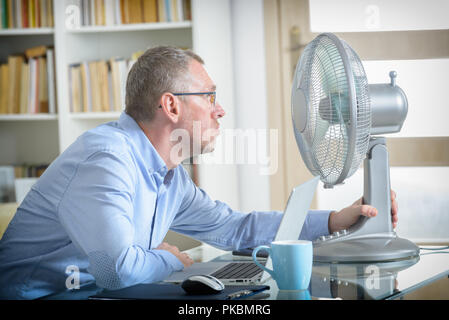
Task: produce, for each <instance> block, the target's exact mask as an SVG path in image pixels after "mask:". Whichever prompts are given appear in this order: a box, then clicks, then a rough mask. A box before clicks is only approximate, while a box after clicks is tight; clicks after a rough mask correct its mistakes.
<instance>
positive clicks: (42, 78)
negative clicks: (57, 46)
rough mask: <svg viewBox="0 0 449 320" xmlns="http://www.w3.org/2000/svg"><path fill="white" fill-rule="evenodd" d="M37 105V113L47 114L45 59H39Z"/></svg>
mask: <svg viewBox="0 0 449 320" xmlns="http://www.w3.org/2000/svg"><path fill="white" fill-rule="evenodd" d="M38 60H39V104H38V110H37V112H38V113H48V84H47V58H45V57H39V58H38Z"/></svg>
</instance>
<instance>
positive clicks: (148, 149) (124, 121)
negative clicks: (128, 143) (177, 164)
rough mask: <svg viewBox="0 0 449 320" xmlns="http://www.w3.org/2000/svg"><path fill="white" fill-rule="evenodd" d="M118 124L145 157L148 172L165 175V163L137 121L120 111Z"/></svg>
mask: <svg viewBox="0 0 449 320" xmlns="http://www.w3.org/2000/svg"><path fill="white" fill-rule="evenodd" d="M118 124H119V126H120V127H121V128H123V130H125V131H126V132H127V133H128V135H129V136H130V137H131V139H132V141H133V142H134V144H135V145H136V147H137V148H138V151H139V153H140V154H141V155H142V158H143V159H145V163H146V165H147V167H148V170H149V171H150V173H153V172H159V173H160V174H161V175H162V176H165V175H166V174H167V171H168V170H167V165H166V164H165V162H164V160H162V158H161V156H160V155H159V153H158V152H157V150H156V149H155V148H154V146H153V145H152V143H151V141H150V139H148V137H147V136H146V135H145V133H144V132H143V130H142V129H141V128H140V127H139V125H138V124H137V122H136V121H135V120H134V119H133V118H132V117H130V116H129V115H128V114H126V113H125V112H122V114H121V115H120V118H119V120H118Z"/></svg>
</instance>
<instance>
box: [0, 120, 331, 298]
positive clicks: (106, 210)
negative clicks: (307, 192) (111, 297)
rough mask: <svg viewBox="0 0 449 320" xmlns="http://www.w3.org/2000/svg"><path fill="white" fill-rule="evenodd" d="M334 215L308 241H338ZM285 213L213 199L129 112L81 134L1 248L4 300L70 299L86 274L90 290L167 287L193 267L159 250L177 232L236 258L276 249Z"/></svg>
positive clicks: (314, 220) (35, 191) (318, 220)
mask: <svg viewBox="0 0 449 320" xmlns="http://www.w3.org/2000/svg"><path fill="white" fill-rule="evenodd" d="M329 213H330V211H310V212H309V214H308V215H307V219H306V222H305V224H304V227H303V229H302V232H301V235H300V238H301V239H309V240H312V239H315V238H317V237H318V236H320V235H325V234H328V217H329ZM281 215H282V213H281V212H278V211H272V212H251V213H249V214H248V213H243V212H238V211H234V210H232V209H231V208H229V206H228V205H226V204H225V203H223V202H220V201H212V200H211V199H210V198H209V197H208V195H207V194H206V193H205V192H204V191H203V190H202V189H201V188H198V187H197V186H196V185H195V184H194V183H193V182H192V180H191V179H190V177H189V175H188V174H187V172H186V171H185V169H184V168H183V167H182V166H177V167H176V168H174V169H172V170H168V169H167V167H166V165H165V163H164V161H163V160H162V158H161V157H160V156H159V154H158V153H157V151H156V149H155V148H154V147H153V146H152V144H151V143H150V141H149V139H148V138H147V137H146V136H145V134H144V133H143V131H142V130H141V129H140V127H139V126H138V125H137V123H136V122H135V121H134V120H133V119H132V118H131V117H130V116H128V115H127V114H125V113H123V114H122V115H121V116H120V119H119V120H118V121H114V122H110V123H107V124H104V125H101V126H99V127H97V128H95V129H92V130H89V131H87V132H86V133H84V134H83V135H81V136H80V137H79V138H78V139H77V140H76V141H75V142H74V143H73V144H72V145H71V146H70V147H68V148H67V150H65V151H64V152H63V153H62V154H61V155H60V156H59V157H58V158H57V159H56V160H55V161H54V162H53V163H52V164H51V165H50V166H49V167H48V169H47V170H46V171H45V173H44V174H43V175H42V176H41V177H40V179H39V180H38V182H37V183H36V184H35V185H34V186H33V187H32V188H31V191H30V192H29V193H28V195H27V196H26V198H25V199H24V201H23V202H22V204H21V205H20V207H19V208H18V210H17V213H16V214H15V216H14V218H13V219H12V221H11V223H10V224H9V226H8V228H7V230H6V232H5V234H4V236H3V238H2V239H1V240H0V297H1V298H9V299H18V298H25V299H32V298H38V297H41V296H45V295H49V294H53V293H57V292H62V291H64V290H67V288H68V287H67V282H68V280H70V279H68V278H69V276H73V275H74V274H73V271H76V270H79V276H80V278H79V279H80V285H81V286H83V285H85V284H88V283H92V282H94V281H96V284H97V285H98V286H100V287H104V288H108V289H116V288H122V287H126V286H131V285H134V284H137V283H151V282H156V281H160V280H163V279H164V278H166V277H167V276H169V275H170V274H171V273H172V272H173V271H179V270H182V269H183V264H182V263H181V261H179V260H178V259H177V258H176V257H175V256H174V255H173V254H172V253H170V252H168V251H165V250H156V249H155V248H156V247H157V246H158V245H160V244H161V242H162V241H163V239H164V237H165V235H166V233H167V231H168V230H169V229H171V230H173V231H176V232H179V233H182V234H185V235H187V236H190V237H193V238H195V239H198V240H200V241H204V242H206V243H208V244H210V245H213V246H215V247H218V248H221V249H225V250H234V249H239V248H247V247H255V246H258V245H260V244H267V243H269V242H271V241H272V240H273V238H274V235H275V233H276V230H277V228H278V226H279V224H280V218H281ZM69 282H70V281H69Z"/></svg>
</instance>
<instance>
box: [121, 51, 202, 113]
mask: <svg viewBox="0 0 449 320" xmlns="http://www.w3.org/2000/svg"><path fill="white" fill-rule="evenodd" d="M192 59H194V60H196V61H198V62H199V63H201V64H204V61H203V60H202V59H201V58H200V57H199V56H198V55H196V54H195V53H193V52H192V51H190V50H183V49H179V48H175V47H170V46H160V47H154V48H151V49H148V50H147V51H145V53H144V54H142V55H141V56H140V57H139V59H137V61H136V62H135V63H134V65H133V66H132V68H131V70H130V71H129V73H128V79H127V81H126V98H125V104H126V109H125V112H126V113H127V114H128V115H130V116H131V117H132V118H133V119H134V120H135V121H151V120H152V119H153V118H154V114H155V112H156V110H157V108H158V107H159V100H160V98H161V97H162V94H164V93H165V92H182V91H183V90H186V89H188V85H189V80H188V79H189V76H190V74H189V63H190V62H191V60H192Z"/></svg>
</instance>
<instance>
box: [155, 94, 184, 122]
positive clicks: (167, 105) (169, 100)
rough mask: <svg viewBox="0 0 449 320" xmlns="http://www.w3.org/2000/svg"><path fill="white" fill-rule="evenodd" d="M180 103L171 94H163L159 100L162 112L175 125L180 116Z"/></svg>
mask: <svg viewBox="0 0 449 320" xmlns="http://www.w3.org/2000/svg"><path fill="white" fill-rule="evenodd" d="M180 107H181V106H180V103H179V99H177V98H176V97H175V96H174V95H173V94H171V93H170V92H165V93H164V94H162V97H161V99H160V106H159V108H161V109H162V110H161V111H162V112H164V113H165V115H166V116H167V117H168V118H169V119H170V120H171V121H172V122H174V123H177V122H178V120H179V116H180V112H181V109H180Z"/></svg>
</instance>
